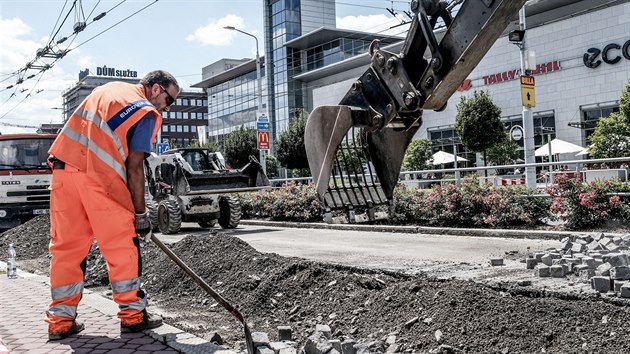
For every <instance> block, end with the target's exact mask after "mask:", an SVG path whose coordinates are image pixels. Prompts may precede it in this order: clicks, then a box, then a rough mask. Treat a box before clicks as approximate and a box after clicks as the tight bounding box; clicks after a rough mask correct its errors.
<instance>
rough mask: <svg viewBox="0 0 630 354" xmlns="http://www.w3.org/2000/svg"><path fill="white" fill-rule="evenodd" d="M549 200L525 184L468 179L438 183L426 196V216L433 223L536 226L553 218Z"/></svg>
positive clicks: (442, 224) (443, 224) (444, 224)
mask: <svg viewBox="0 0 630 354" xmlns="http://www.w3.org/2000/svg"><path fill="white" fill-rule="evenodd" d="M550 216H551V215H550V213H549V200H546V199H545V198H537V197H533V196H532V191H530V190H528V189H526V188H523V187H517V186H514V187H502V188H492V187H490V186H487V185H479V183H478V182H477V180H476V179H465V180H464V182H463V184H462V186H461V187H460V188H458V187H456V186H455V185H453V184H448V185H446V186H442V187H441V186H434V187H433V189H432V190H431V192H430V193H429V194H428V195H427V196H426V199H425V200H424V218H425V220H426V221H427V223H428V224H430V225H441V226H475V227H507V226H516V225H523V226H532V225H537V224H540V223H542V220H543V219H545V218H549V217H550Z"/></svg>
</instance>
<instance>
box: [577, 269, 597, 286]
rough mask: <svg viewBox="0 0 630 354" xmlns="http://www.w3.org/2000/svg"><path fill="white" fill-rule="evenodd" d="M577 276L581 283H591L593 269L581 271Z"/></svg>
mask: <svg viewBox="0 0 630 354" xmlns="http://www.w3.org/2000/svg"><path fill="white" fill-rule="evenodd" d="M578 276H579V277H580V281H581V282H582V283H589V282H591V278H592V277H594V276H595V269H582V270H580V272H579V274H578Z"/></svg>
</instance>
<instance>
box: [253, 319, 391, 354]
mask: <svg viewBox="0 0 630 354" xmlns="http://www.w3.org/2000/svg"><path fill="white" fill-rule="evenodd" d="M292 337H293V336H292V331H291V327H289V326H279V327H278V338H279V341H278V342H270V341H269V336H268V335H267V333H264V332H254V333H252V340H253V342H254V347H255V348H256V354H297V353H300V354H368V353H376V352H378V353H400V352H401V350H400V349H401V347H400V345H398V344H396V335H395V334H391V335H388V336H386V337H385V338H383V340H382V341H375V342H373V343H356V342H355V341H353V340H351V339H349V338H343V340H340V339H335V338H333V333H332V330H331V328H330V326H328V325H322V324H318V325H316V326H315V331H314V333H313V334H312V335H311V336H309V337H308V338H307V340H306V342H305V343H304V346H303V347H301V348H300V349H299V350H297V349H296V347H297V343H296V342H295V341H293V338H292Z"/></svg>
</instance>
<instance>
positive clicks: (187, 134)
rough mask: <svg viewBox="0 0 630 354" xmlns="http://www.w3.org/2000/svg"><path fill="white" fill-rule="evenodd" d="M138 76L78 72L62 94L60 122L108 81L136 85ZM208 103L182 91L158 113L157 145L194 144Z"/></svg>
mask: <svg viewBox="0 0 630 354" xmlns="http://www.w3.org/2000/svg"><path fill="white" fill-rule="evenodd" d="M140 79H141V76H139V75H138V73H137V72H136V71H132V70H118V69H116V68H107V67H100V68H97V69H96V71H90V70H89V69H85V70H82V71H81V72H79V80H78V81H77V82H76V84H75V85H74V86H72V87H70V88H68V89H67V90H65V91H64V92H63V93H62V96H63V112H64V116H65V119H64V122H65V121H66V120H67V119H68V118H70V116H71V115H72V113H73V112H74V111H75V110H76V109H77V107H79V104H81V102H83V100H84V99H85V98H86V97H87V96H88V95H89V94H90V93H92V91H93V90H94V89H95V88H97V87H98V86H101V85H104V84H106V83H108V82H112V81H123V82H127V83H130V84H137V83H138V81H140ZM207 107H208V99H207V96H206V94H205V93H204V92H202V91H201V90H199V91H182V92H180V94H179V95H178V96H177V100H176V101H175V103H173V105H172V106H171V108H170V112H162V118H163V124H162V129H161V132H160V136H159V141H158V142H165V143H169V147H185V146H188V145H189V144H190V143H191V142H193V141H197V140H198V136H197V127H199V126H204V127H205V126H206V125H207V115H208V109H207Z"/></svg>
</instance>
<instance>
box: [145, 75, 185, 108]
mask: <svg viewBox="0 0 630 354" xmlns="http://www.w3.org/2000/svg"><path fill="white" fill-rule="evenodd" d="M140 84H142V86H144V92H145V94H146V96H147V99H148V100H149V101H150V102H151V104H153V106H155V108H157V110H158V111H160V112H162V111H168V110H169V107H170V106H171V105H172V104H173V102H175V99H177V95H178V94H179V91H180V89H179V84H178V83H177V80H176V79H175V77H173V75H171V74H169V73H167V72H166V71H164V70H155V71H151V72H150V73H148V74H146V75H145V76H144V77H143V78H142V79H141V80H140Z"/></svg>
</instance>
